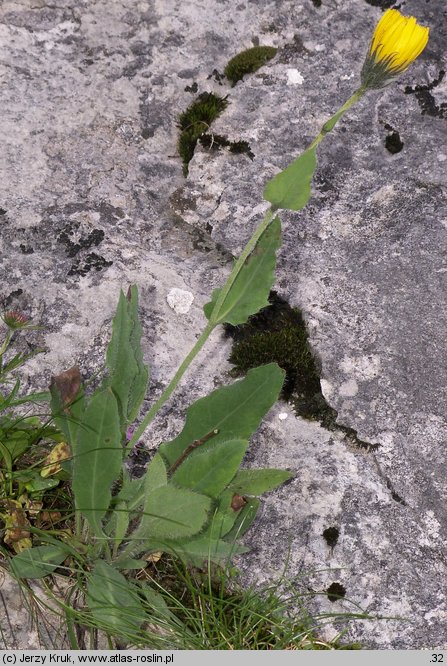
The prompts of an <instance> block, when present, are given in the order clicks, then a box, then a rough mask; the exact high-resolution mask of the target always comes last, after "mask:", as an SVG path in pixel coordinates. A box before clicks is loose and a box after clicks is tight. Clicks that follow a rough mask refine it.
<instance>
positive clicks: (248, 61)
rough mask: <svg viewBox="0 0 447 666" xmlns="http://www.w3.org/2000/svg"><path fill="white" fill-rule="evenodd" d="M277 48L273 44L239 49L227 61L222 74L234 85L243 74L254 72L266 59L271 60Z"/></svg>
mask: <svg viewBox="0 0 447 666" xmlns="http://www.w3.org/2000/svg"><path fill="white" fill-rule="evenodd" d="M277 51H278V49H276V48H275V47H273V46H253V48H251V49H247V50H246V51H241V53H238V54H237V55H236V56H234V58H231V60H230V61H229V62H228V63H227V65H226V67H225V69H224V74H225V76H226V77H227V79H228V80H229V81H230V82H231V84H232V85H233V86H234V85H235V84H236V83H237V82H238V81H240V80H241V79H242V77H243V76H244V75H245V74H252V73H253V72H256V70H258V69H259V68H260V67H262V65H265V63H266V62H267V61H268V60H271V59H272V58H273V57H274V56H275V55H276V53H277Z"/></svg>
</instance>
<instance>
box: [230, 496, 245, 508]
mask: <svg viewBox="0 0 447 666" xmlns="http://www.w3.org/2000/svg"><path fill="white" fill-rule="evenodd" d="M246 504H247V500H246V499H245V497H242V495H237V494H235V495H233V499H232V500H231V508H232V509H233V511H240V510H241V509H242V508H243V507H244V506H245V505H246Z"/></svg>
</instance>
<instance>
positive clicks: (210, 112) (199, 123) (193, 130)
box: [177, 92, 228, 176]
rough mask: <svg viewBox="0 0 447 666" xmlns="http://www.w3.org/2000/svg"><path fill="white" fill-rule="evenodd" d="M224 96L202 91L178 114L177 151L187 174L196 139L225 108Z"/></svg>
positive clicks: (226, 104)
mask: <svg viewBox="0 0 447 666" xmlns="http://www.w3.org/2000/svg"><path fill="white" fill-rule="evenodd" d="M227 106H228V100H227V98H226V97H219V95H215V94H214V93H208V92H205V93H202V94H201V95H199V96H198V97H197V99H195V100H194V102H193V103H192V104H191V105H190V106H189V107H188V108H187V109H186V111H183V113H181V114H180V116H179V119H178V127H179V129H180V136H179V139H178V144H177V147H178V152H179V155H180V157H181V158H182V162H183V173H184V174H185V176H186V175H187V174H188V164H189V163H190V161H191V160H192V157H193V155H194V150H195V147H196V144H197V141H198V139H199V137H200V136H201V134H203V133H204V132H206V131H207V130H208V129H209V127H210V125H211V123H212V122H213V121H214V120H216V118H218V117H219V116H220V114H221V113H222V112H223V111H224V110H225V109H226V108H227Z"/></svg>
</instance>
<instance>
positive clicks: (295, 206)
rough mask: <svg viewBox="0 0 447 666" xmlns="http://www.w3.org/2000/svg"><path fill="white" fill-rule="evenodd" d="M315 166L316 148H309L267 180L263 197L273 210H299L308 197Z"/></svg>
mask: <svg viewBox="0 0 447 666" xmlns="http://www.w3.org/2000/svg"><path fill="white" fill-rule="evenodd" d="M316 166H317V154H316V148H310V149H308V150H306V152H304V153H302V154H301V155H300V156H299V157H298V158H297V159H296V160H295V161H294V162H292V164H290V165H289V166H288V167H287V168H286V169H284V171H281V172H280V173H278V174H277V175H276V176H275V177H274V178H272V180H269V182H268V183H267V185H266V186H265V189H264V199H266V200H267V201H270V203H271V204H272V207H273V208H274V209H275V210H277V209H279V208H282V209H286V210H301V208H304V206H305V205H306V204H307V202H308V201H309V199H310V194H311V192H310V185H311V182H312V177H313V174H314V171H315V168H316Z"/></svg>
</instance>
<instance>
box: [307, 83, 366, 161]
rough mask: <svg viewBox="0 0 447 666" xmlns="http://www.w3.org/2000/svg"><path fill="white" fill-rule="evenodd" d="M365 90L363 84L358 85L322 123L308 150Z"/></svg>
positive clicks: (330, 129) (330, 128)
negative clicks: (341, 104) (346, 99)
mask: <svg viewBox="0 0 447 666" xmlns="http://www.w3.org/2000/svg"><path fill="white" fill-rule="evenodd" d="M365 92H366V88H365V87H364V86H360V88H359V89H358V90H356V91H355V93H354V94H353V95H352V96H351V97H350V98H349V99H348V101H347V102H345V103H344V104H343V106H342V107H341V108H340V109H338V111H337V113H334V115H333V116H332V117H331V118H329V120H327V121H326V122H325V123H324V125H323V127H322V128H321V131H320V133H319V135H318V136H316V137H315V139H314V140H313V141H312V143H311V144H310V146H309V148H308V150H311V149H312V148H315V147H316V146H318V144H319V143H320V141H322V140H323V139H324V137H325V136H326V134H329V132H331V131H332V130H333V129H334V127H335V125H336V124H337V123H338V121H339V120H340V118H341V117H342V116H343V114H344V113H345V112H346V111H347V110H348V109H350V108H351V106H354V104H356V103H357V102H358V101H359V99H360V98H361V97H363V95H364V94H365Z"/></svg>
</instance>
